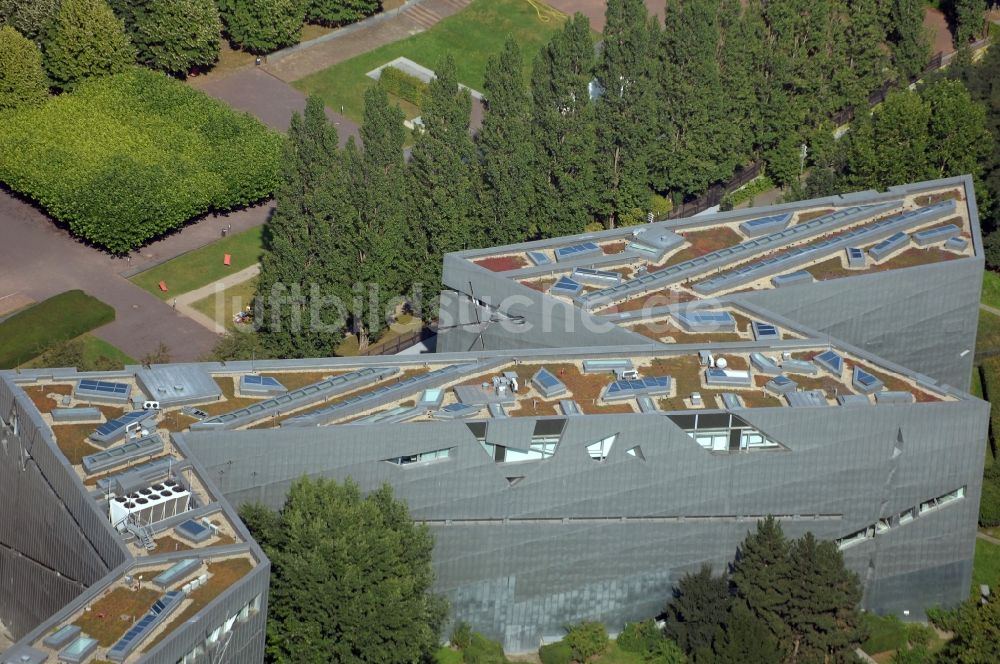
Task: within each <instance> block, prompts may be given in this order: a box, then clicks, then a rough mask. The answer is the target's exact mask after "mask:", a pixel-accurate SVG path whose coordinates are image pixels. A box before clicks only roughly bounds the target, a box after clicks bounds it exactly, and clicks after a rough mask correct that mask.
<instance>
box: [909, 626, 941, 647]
mask: <svg viewBox="0 0 1000 664" xmlns="http://www.w3.org/2000/svg"><path fill="white" fill-rule="evenodd" d="M935 636H936V633H935V632H934V628H933V627H931V626H930V625H923V624H921V623H910V624H909V625H907V626H906V640H907V641H908V642H909V644H910V645H911V646H914V647H916V646H929V645H930V644H931V641H932V640H934V637H935Z"/></svg>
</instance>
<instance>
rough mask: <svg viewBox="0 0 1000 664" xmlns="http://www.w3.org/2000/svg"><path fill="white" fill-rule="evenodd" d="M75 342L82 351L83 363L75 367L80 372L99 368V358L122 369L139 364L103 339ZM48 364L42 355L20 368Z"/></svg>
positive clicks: (86, 338) (91, 337) (87, 337)
mask: <svg viewBox="0 0 1000 664" xmlns="http://www.w3.org/2000/svg"><path fill="white" fill-rule="evenodd" d="M75 341H79V342H80V344H81V350H82V351H83V362H82V363H81V364H80V366H78V367H77V369H80V370H81V371H88V370H91V369H95V368H96V367H98V366H99V365H98V361H99V360H100V359H101V358H104V359H105V360H110V361H111V362H114V363H115V365H116V366H117V367H124V366H125V365H127V364H139V362H138V361H137V360H136V359H135V358H134V357H132V356H130V355H128V354H127V353H126V352H125V351H123V350H122V349H120V348H118V347H117V346H112V345H111V344H109V343H108V342H107V341H105V340H104V339H99V338H97V337H95V336H94V335H92V334H84V335H82V336H79V337H77V338H76V339H75ZM50 364H51V363H50V362H47V361H46V360H45V357H44V355H39V356H38V357H36V358H33V359H32V360H30V361H29V362H25V363H24V364H22V365H21V367H22V368H24V369H32V368H44V367H47V366H50Z"/></svg>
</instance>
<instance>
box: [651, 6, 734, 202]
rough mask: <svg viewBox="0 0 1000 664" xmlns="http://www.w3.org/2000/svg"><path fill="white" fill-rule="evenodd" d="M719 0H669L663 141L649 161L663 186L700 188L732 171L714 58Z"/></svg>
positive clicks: (662, 69)
mask: <svg viewBox="0 0 1000 664" xmlns="http://www.w3.org/2000/svg"><path fill="white" fill-rule="evenodd" d="M719 4H720V3H719V0H668V2H667V8H666V26H667V27H666V30H665V31H664V32H663V37H662V40H661V42H662V44H661V48H660V63H659V72H658V73H659V90H658V93H657V99H659V104H658V106H659V109H658V111H659V118H658V119H659V132H658V133H659V140H657V141H656V143H655V150H654V154H655V159H652V160H651V162H652V163H651V167H652V168H651V170H652V172H653V175H654V178H653V183H654V186H655V187H656V188H657V189H660V190H664V191H666V190H669V191H679V192H683V193H685V194H697V193H700V192H702V191H704V190H705V189H707V188H708V185H710V184H712V183H713V182H715V181H717V180H722V179H725V178H727V177H728V176H730V175H732V173H733V169H734V167H735V166H736V163H737V161H738V156H737V154H736V150H738V148H737V146H735V145H734V144H733V143H734V142H733V140H732V138H733V131H732V126H731V125H729V124H728V118H727V111H729V109H730V105H729V104H728V103H727V102H726V99H725V94H724V92H723V88H722V76H721V74H720V71H719V65H718V61H717V59H716V51H717V48H718V44H719V41H720V35H719V25H718V18H719ZM735 9H737V10H738V9H739V7H738V5H737V6H736V7H735ZM737 17H738V14H737ZM731 64H734V63H731ZM730 73H732V72H730Z"/></svg>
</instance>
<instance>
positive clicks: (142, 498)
mask: <svg viewBox="0 0 1000 664" xmlns="http://www.w3.org/2000/svg"><path fill="white" fill-rule="evenodd" d="M156 486H162V488H161V489H159V490H154V489H153V488H152V487H148V488H146V489H140V490H139V491H134V492H132V493H130V494H128V495H125V496H115V497H114V498H112V499H111V503H110V506H109V512H110V518H111V525H113V526H115V527H116V528H118V529H119V530H120V531H121V530H124V528H125V522H126V520H128V519H132V520H133V521H135V522H138V523H140V524H142V525H148V524H151V523H157V522H159V521H163V520H164V519H169V518H170V517H172V516H176V515H178V514H183V513H184V512H187V511H188V509H189V508H190V504H191V492H190V491H189V490H187V489H186V488H184V487H182V486H180V485H174V486H167V485H166V484H163V485H156Z"/></svg>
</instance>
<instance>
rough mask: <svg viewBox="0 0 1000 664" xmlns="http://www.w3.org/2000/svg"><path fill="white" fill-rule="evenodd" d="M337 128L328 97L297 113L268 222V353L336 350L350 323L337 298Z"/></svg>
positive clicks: (259, 316) (263, 299)
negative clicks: (332, 265)
mask: <svg viewBox="0 0 1000 664" xmlns="http://www.w3.org/2000/svg"><path fill="white" fill-rule="evenodd" d="M337 145H338V143H337V130H336V129H335V128H334V127H333V126H332V125H331V124H330V123H329V122H328V121H327V119H326V114H325V111H324V108H323V101H322V100H321V99H319V98H318V97H315V96H313V97H310V98H309V99H308V100H307V101H306V109H305V114H304V116H300V115H299V114H298V113H296V114H294V115H293V116H292V121H291V124H290V126H289V129H288V135H287V136H286V138H285V142H284V146H283V148H282V177H281V180H280V182H279V184H278V187H277V189H276V191H275V194H274V198H275V201H276V203H277V205H276V207H275V210H274V214H273V215H272V216H271V220H270V222H269V223H268V230H269V239H268V241H267V243H266V246H265V250H264V255H263V258H262V260H261V270H260V277H259V278H258V281H257V295H256V298H255V304H254V318H255V323H256V324H257V325H258V326H259V328H260V340H261V343H263V344H264V345H265V346H266V347H268V352H269V353H271V354H275V355H277V356H279V357H313V356H325V355H329V354H331V353H332V350H333V346H334V342H335V341H336V340H339V338H340V334H341V331H342V329H343V326H344V324H345V322H346V312H345V311H343V310H342V309H339V308H338V307H336V306H335V305H336V304H340V305H343V302H342V301H340V302H337V301H336V300H333V299H332V296H333V294H332V293H331V292H330V284H331V279H330V271H329V269H328V268H329V261H331V260H334V257H335V256H336V252H334V251H333V247H332V244H333V241H334V239H333V233H332V230H331V225H332V223H333V220H334V219H335V218H336V217H335V207H336V202H335V199H336V197H337V192H336V191H335V188H336V186H337V185H338V184H339V181H338V180H337V178H338V177H339V174H340V168H341V163H340V154H339V151H338V147H337Z"/></svg>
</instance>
